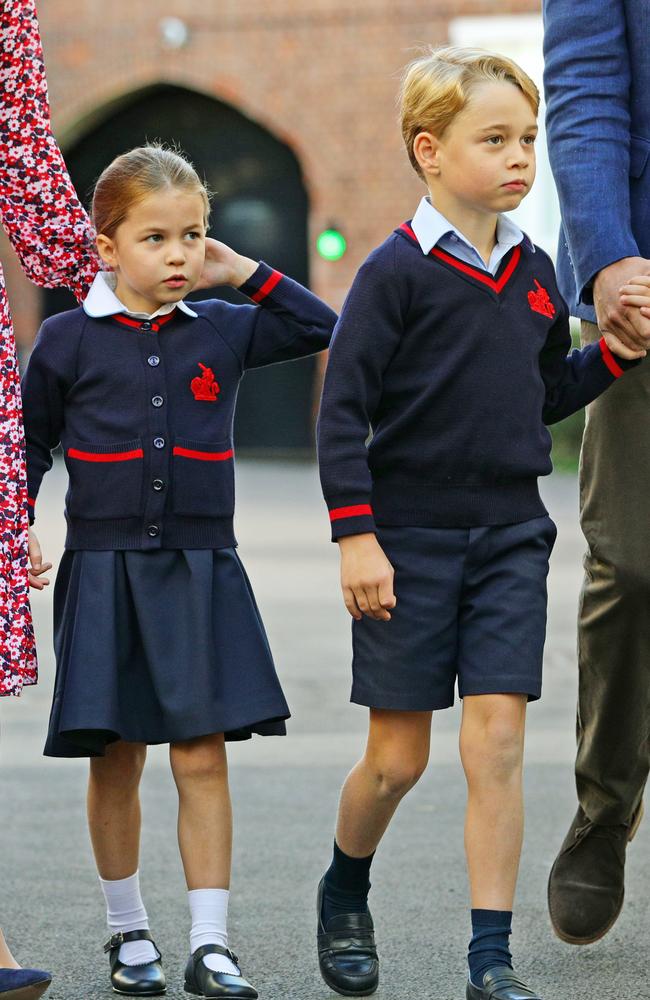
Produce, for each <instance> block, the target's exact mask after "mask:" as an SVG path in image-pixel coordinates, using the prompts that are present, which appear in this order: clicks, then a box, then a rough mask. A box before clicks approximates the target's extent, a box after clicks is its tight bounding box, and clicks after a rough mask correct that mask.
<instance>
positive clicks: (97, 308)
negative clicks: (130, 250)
mask: <svg viewBox="0 0 650 1000" xmlns="http://www.w3.org/2000/svg"><path fill="white" fill-rule="evenodd" d="M116 281H117V279H116V277H115V275H114V274H113V273H112V272H111V271H99V272H98V273H97V274H96V275H95V280H94V281H93V283H92V285H91V286H90V290H89V292H88V295H87V296H86V298H85V299H84V303H83V309H84V312H85V313H86V315H87V316H92V318H93V319H100V318H101V317H102V316H114V315H115V313H125V314H126V315H127V316H132V317H133V319H153V318H154V317H155V316H166V315H167V313H170V312H173V311H174V309H180V310H182V312H184V313H186V315H187V316H192V318H193V319H196V317H197V315H198V313H195V312H194V310H193V309H190V307H189V306H188V305H187V303H186V302H183V300H182V299H181V300H180V301H179V302H167V303H166V304H165V305H164V306H161V307H160V309H156V311H155V312H154V313H151V315H149V314H148V313H143V312H133V310H132V309H127V308H126V306H125V305H123V303H122V302H120V300H119V299H118V297H117V295H116V294H115V285H116Z"/></svg>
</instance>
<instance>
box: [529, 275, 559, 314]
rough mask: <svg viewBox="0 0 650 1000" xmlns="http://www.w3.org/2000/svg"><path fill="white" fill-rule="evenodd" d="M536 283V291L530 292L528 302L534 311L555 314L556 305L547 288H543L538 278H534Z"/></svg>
mask: <svg viewBox="0 0 650 1000" xmlns="http://www.w3.org/2000/svg"><path fill="white" fill-rule="evenodd" d="M533 280H534V282H535V285H536V289H535V291H530V292H529V293H528V303H529V305H530V308H531V309H532V310H533V312H538V313H541V314H542V316H549V317H552V316H555V306H554V305H553V303H552V302H551V299H550V296H549V294H548V292H547V291H546V289H545V288H542V286H541V285H540V283H539V281H538V280H537V278H534V279H533Z"/></svg>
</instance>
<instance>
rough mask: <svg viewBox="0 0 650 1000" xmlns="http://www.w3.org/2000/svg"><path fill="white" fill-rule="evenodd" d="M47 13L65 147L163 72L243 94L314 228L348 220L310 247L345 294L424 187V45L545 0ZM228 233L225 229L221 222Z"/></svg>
mask: <svg viewBox="0 0 650 1000" xmlns="http://www.w3.org/2000/svg"><path fill="white" fill-rule="evenodd" d="M38 6H39V14H40V20H41V28H42V34H43V42H44V47H45V56H46V63H47V69H48V79H49V84H50V97H51V104H52V110H53V120H54V127H55V131H56V134H57V136H58V138H59V141H60V142H61V144H62V146H63V148H64V149H65V145H66V143H70V142H73V141H74V140H75V139H77V138H79V137H80V136H82V135H83V134H84V132H85V131H86V130H88V129H89V128H91V127H92V125H93V123H94V122H96V121H97V120H98V117H104V116H105V115H106V114H107V112H108V111H109V109H110V104H111V102H114V101H117V100H119V99H120V98H121V97H123V96H124V95H125V94H128V93H129V92H131V91H133V90H137V89H139V88H141V87H143V86H146V85H149V84H152V83H156V82H163V81H164V82H169V83H174V84H179V85H184V86H187V87H190V88H195V89H197V90H199V91H203V92H206V93H208V94H211V95H213V96H215V97H217V98H218V99H220V100H222V101H226V102H228V103H231V104H232V105H234V106H235V107H236V108H238V109H239V110H240V111H241V112H242V113H244V114H245V115H248V116H250V117H251V118H253V119H254V120H255V121H257V122H258V123H259V124H261V125H264V126H265V127H267V128H268V129H269V130H271V131H272V132H273V133H274V134H275V135H276V136H277V137H279V138H281V139H282V140H284V141H285V142H287V143H288V144H289V145H290V146H291V147H292V149H293V150H294V152H295V153H296V155H297V157H298V159H299V161H300V163H301V164H302V168H303V171H304V176H305V181H306V185H307V188H308V192H309V197H310V202H311V215H310V234H311V237H312V240H311V244H312V247H313V238H314V237H315V235H316V234H317V233H318V232H320V230H321V229H323V228H325V227H326V226H327V225H328V224H329V223H331V222H335V223H337V224H338V225H339V226H340V227H341V229H342V230H343V231H344V233H345V235H346V237H347V239H348V247H349V250H348V253H347V254H346V256H345V257H344V258H343V259H342V260H341V261H339V262H337V263H328V262H325V261H323V260H321V259H320V258H318V257H317V256H316V255H315V253H314V252H313V250H312V256H311V261H310V266H311V281H312V285H313V287H314V290H315V291H316V292H317V293H318V294H320V295H321V296H322V297H323V298H325V299H326V300H327V301H328V302H330V303H331V304H332V305H333V306H334V307H338V306H340V304H341V302H342V299H343V296H344V295H345V292H346V290H347V288H348V287H349V284H350V281H351V279H352V277H353V275H354V273H355V271H356V269H357V267H358V265H359V263H360V262H361V260H363V258H364V257H365V255H366V254H367V252H368V251H369V249H370V248H371V247H372V246H374V245H376V244H377V243H379V242H380V241H381V240H382V239H383V238H384V237H385V236H386V234H387V233H388V232H390V231H391V229H392V228H394V226H395V225H396V224H398V223H399V222H401V221H402V220H403V219H404V218H406V217H407V216H408V215H409V214H411V213H412V210H413V207H414V206H415V205H416V204H417V201H418V199H419V197H420V195H421V192H422V190H423V189H422V186H421V184H420V182H419V181H418V180H417V178H416V177H415V175H414V173H413V171H412V170H411V168H410V165H409V163H408V160H407V157H406V154H405V152H404V150H403V148H402V144H401V137H400V134H399V129H398V127H397V124H396V109H395V95H396V91H397V86H398V77H399V70H400V68H401V67H402V66H403V65H404V64H405V63H406V62H407V61H408V60H409V59H410V58H411V57H412V56H413V54H414V53H415V52H416V50H417V48H418V47H419V46H424V45H427V44H440V43H444V42H445V41H446V38H447V24H448V22H449V20H450V18H452V17H458V16H462V15H469V16H477V15H485V16H489V15H491V14H492V15H493V14H500V15H503V14H509V13H531V12H533V13H534V12H537V11H538V10H539V7H540V2H539V0H457V2H449V0H401V2H400V0H355V2H354V3H352V2H351V0H348V2H343V0H341V2H337V0H302V2H301V0H296V2H294V0H274V3H273V4H272V5H269V4H268V2H267V0H249V2H247V3H246V4H243V3H241V2H240V0H201V2H199V0H175V2H174V4H173V5H172V4H166V3H160V2H156V3H152V2H151V0H111V2H110V4H107V3H106V0H83V2H82V0H41V2H40V3H39V5H38ZM172 14H173V16H175V17H178V18H180V19H181V20H183V21H184V23H185V24H186V25H187V28H188V30H189V39H188V42H187V44H186V45H185V47H183V48H181V49H171V48H169V47H167V46H166V45H165V42H164V40H163V37H162V33H161V30H160V22H161V20H162V18H163V17H165V16H168V15H172ZM217 235H218V233H217ZM0 256H2V259H3V260H4V261H6V264H7V271H8V275H7V280H8V286H9V290H10V296H11V299H12V302H13V307H14V314H15V320H16V332H17V337H18V339H19V342H20V343H22V344H29V343H30V342H31V340H32V338H33V335H34V325H35V316H36V315H37V313H38V303H37V299H35V295H37V293H34V292H32V291H31V290H30V286H29V285H27V286H25V282H24V279H23V278H22V275H21V274H18V273H16V264H15V261H13V260H12V258H11V254H10V253H9V252H8V251H7V248H6V245H3V246H0Z"/></svg>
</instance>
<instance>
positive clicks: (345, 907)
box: [321, 841, 375, 927]
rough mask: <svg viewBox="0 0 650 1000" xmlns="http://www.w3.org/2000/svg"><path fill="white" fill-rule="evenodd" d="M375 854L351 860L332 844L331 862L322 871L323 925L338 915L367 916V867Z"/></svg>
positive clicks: (368, 889) (368, 888) (368, 886)
mask: <svg viewBox="0 0 650 1000" xmlns="http://www.w3.org/2000/svg"><path fill="white" fill-rule="evenodd" d="M374 856H375V855H374V852H373V853H372V854H370V855H368V857H367V858H351V857H350V856H349V855H348V854H344V853H343V851H342V850H341V848H340V847H339V845H338V844H337V843H336V841H334V856H333V857H332V863H331V865H330V866H329V868H328V869H327V871H326V872H325V885H324V887H323V909H322V914H321V916H322V920H323V925H324V926H325V927H327V923H328V921H329V920H331V918H332V917H336V916H338V915H339V914H341V913H367V911H368V892H369V891H370V865H371V864H372V859H373V858H374Z"/></svg>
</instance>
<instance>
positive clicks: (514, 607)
mask: <svg viewBox="0 0 650 1000" xmlns="http://www.w3.org/2000/svg"><path fill="white" fill-rule="evenodd" d="M555 536H556V528H555V525H554V524H553V522H552V521H551V519H550V517H548V516H544V517H536V518H534V519H533V520H530V521H523V522H522V523H521V524H506V525H497V526H492V527H484V528H419V527H416V528H413V527H403V526H391V527H387V526H384V527H380V528H378V529H377V539H378V541H379V544H380V545H381V546H382V548H383V550H384V552H385V553H386V555H387V556H388V558H389V560H390V562H391V563H392V565H393V568H394V569H395V583H394V586H395V596H396V597H397V606H396V607H395V609H394V610H393V612H392V619H391V621H389V622H380V621H375V620H374V619H372V618H368V617H366V616H365V615H364V617H363V619H362V620H361V621H359V622H356V621H355V622H353V624H352V644H353V653H354V656H353V663H352V673H353V685H352V697H351V700H352V701H353V702H356V703H357V704H358V705H368V706H369V707H371V708H387V709H398V710H406V711H430V710H432V709H440V708H449V707H450V706H451V705H453V703H454V685H455V682H456V678H458V694H459V695H460V697H461V698H463V697H464V696H465V695H474V694H525V695H528V698H529V699H530V700H533V699H536V698H539V696H540V694H541V688H542V656H543V652H544V638H545V633H546V603H547V600H546V577H547V575H548V560H549V556H550V554H551V551H552V548H553V543H554V542H555Z"/></svg>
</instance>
